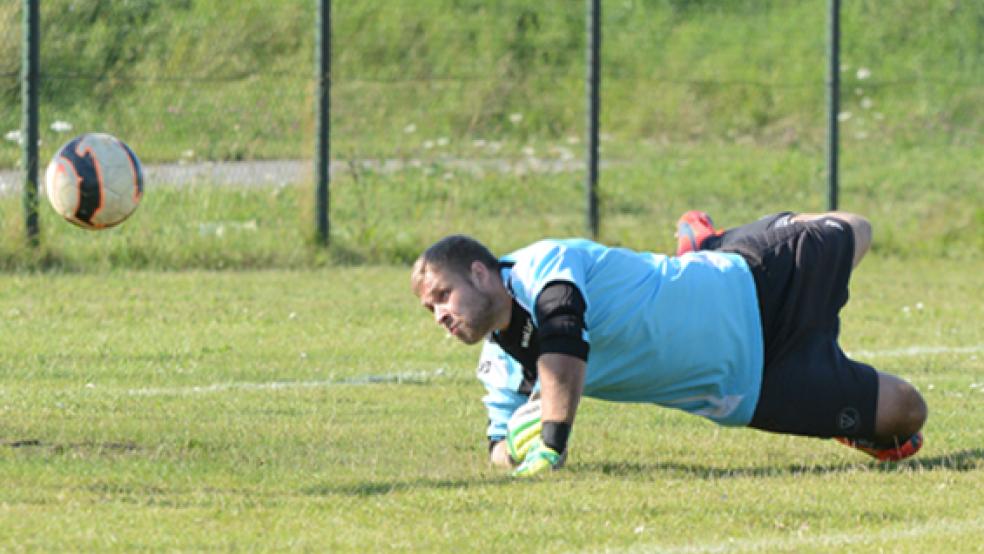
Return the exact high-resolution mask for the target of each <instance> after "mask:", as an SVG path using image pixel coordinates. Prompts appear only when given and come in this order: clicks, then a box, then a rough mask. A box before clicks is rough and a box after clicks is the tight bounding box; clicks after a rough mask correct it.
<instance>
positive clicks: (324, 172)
mask: <svg viewBox="0 0 984 554" xmlns="http://www.w3.org/2000/svg"><path fill="white" fill-rule="evenodd" d="M317 19H318V22H317V31H316V33H317V35H318V36H317V39H316V41H315V42H316V43H317V52H316V54H315V58H316V62H315V63H316V64H317V80H318V87H317V88H318V90H317V95H318V108H317V110H318V113H317V121H318V123H317V135H318V136H317V149H318V151H317V153H316V155H315V162H314V163H315V174H316V182H315V187H316V189H317V190H316V193H315V194H316V199H315V202H316V206H317V207H316V209H315V212H316V214H315V217H316V219H317V228H318V241H319V242H320V243H321V244H323V245H327V244H328V234H329V225H328V223H329V221H328V206H329V197H328V184H329V183H330V181H331V142H330V140H331V124H330V115H331V104H330V99H331V0H319V1H318V17H317Z"/></svg>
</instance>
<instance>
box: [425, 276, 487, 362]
mask: <svg viewBox="0 0 984 554" xmlns="http://www.w3.org/2000/svg"><path fill="white" fill-rule="evenodd" d="M476 263H477V262H476ZM417 294H418V296H419V297H420V303H421V305H422V306H423V307H424V308H426V309H427V310H429V311H430V312H432V313H433V314H434V321H435V322H437V324H438V325H440V326H441V327H444V329H446V330H447V332H448V333H450V334H451V335H454V336H455V337H457V338H458V340H460V341H461V342H463V343H465V344H475V343H476V342H478V341H480V340H482V339H483V338H484V337H485V336H486V335H488V334H489V333H491V332H492V328H493V326H494V323H495V313H494V310H493V300H492V295H491V294H490V293H489V292H486V291H483V290H481V288H480V285H479V280H478V279H476V277H475V275H474V271H473V272H472V273H470V274H468V275H459V274H457V273H455V272H453V271H442V270H440V269H439V268H434V267H431V268H428V269H427V271H426V273H425V274H424V277H423V279H421V281H420V286H419V287H418V289H417Z"/></svg>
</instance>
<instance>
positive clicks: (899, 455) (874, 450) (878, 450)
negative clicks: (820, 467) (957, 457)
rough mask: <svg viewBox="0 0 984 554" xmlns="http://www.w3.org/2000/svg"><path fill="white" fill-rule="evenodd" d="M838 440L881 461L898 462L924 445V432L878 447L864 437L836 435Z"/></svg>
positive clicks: (912, 454)
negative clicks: (891, 444)
mask: <svg viewBox="0 0 984 554" xmlns="http://www.w3.org/2000/svg"><path fill="white" fill-rule="evenodd" d="M834 439H835V440H837V442H839V443H841V444H845V445H847V446H850V447H851V448H857V449H858V450H860V451H861V452H864V453H865V454H867V455H869V456H871V457H873V458H875V459H877V460H878V461H879V462H897V461H899V460H904V459H906V458H908V457H910V456H914V455H915V454H916V452H919V449H920V448H922V445H923V435H922V433H916V434H915V435H912V436H911V437H909V438H908V439H906V440H905V442H902V443H901V444H896V445H895V446H889V447H888V448H884V447H878V446H876V445H875V444H874V443H873V442H871V441H867V440H864V439H849V438H846V437H834Z"/></svg>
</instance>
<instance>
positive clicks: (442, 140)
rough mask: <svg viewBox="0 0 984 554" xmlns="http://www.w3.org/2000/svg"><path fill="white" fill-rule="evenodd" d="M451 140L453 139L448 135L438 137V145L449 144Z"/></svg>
mask: <svg viewBox="0 0 984 554" xmlns="http://www.w3.org/2000/svg"><path fill="white" fill-rule="evenodd" d="M449 142H451V141H450V140H448V137H440V138H439V139H437V145H438V146H447V145H448V143H449Z"/></svg>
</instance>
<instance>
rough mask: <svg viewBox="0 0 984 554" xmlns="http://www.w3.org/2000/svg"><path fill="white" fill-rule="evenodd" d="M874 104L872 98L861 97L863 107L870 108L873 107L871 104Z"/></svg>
mask: <svg viewBox="0 0 984 554" xmlns="http://www.w3.org/2000/svg"><path fill="white" fill-rule="evenodd" d="M874 105H875V102H874V100H872V99H871V98H867V97H865V98H862V99H861V108H862V109H865V110H870V109H871V106H874Z"/></svg>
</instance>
